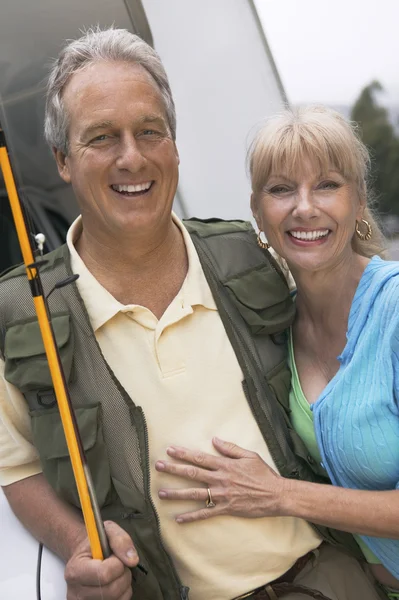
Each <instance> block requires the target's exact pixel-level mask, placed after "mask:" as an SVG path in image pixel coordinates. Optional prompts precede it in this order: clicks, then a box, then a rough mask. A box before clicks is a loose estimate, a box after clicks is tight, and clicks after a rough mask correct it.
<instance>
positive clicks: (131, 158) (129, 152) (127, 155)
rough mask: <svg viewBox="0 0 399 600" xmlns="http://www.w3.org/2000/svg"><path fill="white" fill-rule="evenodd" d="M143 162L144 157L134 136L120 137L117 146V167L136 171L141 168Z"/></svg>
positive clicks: (144, 161) (144, 160)
mask: <svg viewBox="0 0 399 600" xmlns="http://www.w3.org/2000/svg"><path fill="white" fill-rule="evenodd" d="M145 163H146V158H145V156H144V155H143V153H142V151H141V149H140V145H139V143H138V142H137V140H136V139H135V138H134V136H129V137H126V138H125V139H122V140H121V142H120V144H119V146H118V156H117V159H116V166H117V167H118V169H121V170H127V171H131V172H132V173H136V172H138V171H140V170H141V169H142V168H143V166H144V165H145Z"/></svg>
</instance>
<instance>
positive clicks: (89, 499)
mask: <svg viewBox="0 0 399 600" xmlns="http://www.w3.org/2000/svg"><path fill="white" fill-rule="evenodd" d="M0 169H1V171H2V173H3V177H4V182H5V186H6V190H7V194H8V198H9V202H10V206H11V211H12V215H13V218H14V222H15V227H16V230H17V235H18V241H19V245H20V248H21V252H22V257H23V261H24V264H25V268H26V274H27V276H28V280H29V284H30V289H31V292H32V296H33V303H34V305H35V310H36V314H37V320H38V322H39V327H40V332H41V335H42V338H43V344H44V348H45V351H46V356H47V361H48V365H49V369H50V373H51V378H52V381H53V386H54V392H55V396H56V398H57V403H58V408H59V411H60V416H61V421H62V425H63V428H64V433H65V439H66V443H67V446H68V451H69V456H70V458H71V464H72V469H73V474H74V477H75V481H76V487H77V489H78V494H79V500H80V505H81V508H82V513H83V518H84V522H85V526H86V530H87V535H88V538H89V541H90V547H91V553H92V556H93V558H97V559H100V560H102V559H104V558H107V557H108V556H109V555H110V550H109V546H108V540H107V536H106V534H105V530H104V524H103V521H102V519H101V513H100V509H99V506H98V502H97V498H96V494H95V490H94V485H93V481H92V478H91V475H90V470H89V466H88V464H87V460H86V456H85V452H84V449H83V445H82V441H81V438H80V434H79V429H78V425H77V422H76V418H75V413H74V410H73V406H72V402H71V398H70V395H69V391H68V386H67V384H66V380H65V375H64V371H63V367H62V362H61V359H60V356H59V352H58V347H57V344H56V340H55V336H54V331H53V328H52V324H51V317H50V312H49V310H48V306H47V303H46V297H45V295H44V293H43V288H42V282H41V279H40V266H41V264H45V262H46V261H45V260H42V261H41V260H40V259H39V260H37V261H36V260H35V257H34V250H33V248H32V243H31V238H30V237H29V229H28V225H27V219H26V215H25V212H24V207H23V205H22V204H21V201H20V199H19V196H18V193H17V189H16V185H15V179H14V176H13V172H12V168H11V164H10V159H9V156H8V150H7V144H6V138H5V133H4V131H3V129H2V127H1V123H0ZM43 242H44V236H41V237H40V234H39V236H38V245H39V248H40V247H41V248H42V246H43ZM61 283H62V282H61Z"/></svg>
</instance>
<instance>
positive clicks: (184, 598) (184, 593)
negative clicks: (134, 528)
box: [137, 406, 189, 600]
mask: <svg viewBox="0 0 399 600" xmlns="http://www.w3.org/2000/svg"><path fill="white" fill-rule="evenodd" d="M137 408H138V409H139V411H140V413H141V416H142V418H143V425H144V443H145V458H146V473H145V476H146V480H147V490H148V500H149V501H150V505H151V508H152V512H153V514H154V516H155V521H156V524H157V535H158V540H159V545H160V546H161V549H162V550H163V552H164V554H165V556H166V558H167V561H168V564H169V567H170V570H171V572H172V575H173V579H174V583H175V584H176V585H177V588H178V590H179V600H188V591H189V588H188V587H185V586H182V584H181V582H180V579H179V576H178V574H177V572H176V569H175V566H174V564H173V562H172V560H171V558H170V556H169V553H168V552H167V550H166V548H165V546H164V543H163V540H162V535H161V526H160V524H159V515H158V511H157V509H156V507H155V504H154V502H153V499H152V497H151V472H150V446H149V442H148V426H147V419H146V417H145V414H144V411H143V409H142V408H141V406H138V407H137Z"/></svg>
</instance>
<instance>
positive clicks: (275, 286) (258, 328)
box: [224, 265, 295, 335]
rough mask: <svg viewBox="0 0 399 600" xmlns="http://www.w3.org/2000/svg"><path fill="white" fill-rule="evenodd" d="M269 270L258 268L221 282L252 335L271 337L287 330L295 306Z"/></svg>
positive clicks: (280, 281) (281, 282) (292, 317)
mask: <svg viewBox="0 0 399 600" xmlns="http://www.w3.org/2000/svg"><path fill="white" fill-rule="evenodd" d="M270 273H271V268H270V267H269V266H266V265H262V266H261V267H259V268H257V269H251V270H249V271H248V272H247V273H242V274H240V276H238V277H232V278H231V279H228V280H227V281H225V282H224V285H225V286H226V287H227V288H228V289H229V290H230V293H231V294H232V297H233V301H234V303H235V305H236V307H237V308H238V310H239V312H240V313H241V316H242V318H243V319H244V321H245V322H246V323H247V324H248V326H249V327H250V329H251V331H252V333H253V334H255V335H265V334H269V335H271V334H274V333H279V332H281V331H283V330H284V329H287V327H289V326H290V324H291V323H292V321H293V319H294V314H295V306H294V304H293V302H292V299H291V297H290V295H289V290H288V286H287V284H286V283H285V282H284V281H283V279H282V278H281V277H280V276H278V275H277V274H276V275H275V276H274V278H272V277H271V276H270Z"/></svg>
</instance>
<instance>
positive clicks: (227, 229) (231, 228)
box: [183, 217, 255, 237]
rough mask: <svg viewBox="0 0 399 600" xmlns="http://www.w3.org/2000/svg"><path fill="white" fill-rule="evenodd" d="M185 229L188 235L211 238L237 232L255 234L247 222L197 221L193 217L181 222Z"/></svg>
mask: <svg viewBox="0 0 399 600" xmlns="http://www.w3.org/2000/svg"><path fill="white" fill-rule="evenodd" d="M183 223H184V226H185V228H186V229H187V231H188V232H189V233H190V234H196V235H198V236H199V237H211V236H214V235H223V234H229V233H237V232H247V233H255V232H254V229H253V227H252V225H251V223H250V222H249V221H241V220H239V219H235V220H230V221H228V220H224V219H217V218H212V219H198V218H197V217H193V218H191V219H185V220H184V221H183Z"/></svg>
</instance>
